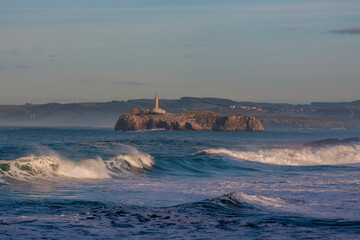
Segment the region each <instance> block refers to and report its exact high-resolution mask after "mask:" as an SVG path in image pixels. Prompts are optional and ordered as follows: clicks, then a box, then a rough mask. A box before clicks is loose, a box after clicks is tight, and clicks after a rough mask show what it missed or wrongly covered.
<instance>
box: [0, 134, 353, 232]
mask: <svg viewBox="0 0 360 240" xmlns="http://www.w3.org/2000/svg"><path fill="white" fill-rule="evenodd" d="M359 136H360V131H359V130H341V129H340V130H307V129H301V130H268V131H265V132H239V133H230V132H229V133H226V132H179V131H145V132H114V131H113V130H112V129H91V128H20V127H1V128H0V159H1V162H0V192H1V194H0V238H3V239H29V238H44V239H46V238H48V239H60V238H66V239H68V238H70V237H71V238H80V239H87V238H88V239H104V238H105V239H109V238H110V239H111V238H114V239H119V238H126V239H164V238H166V239H184V238H185V239H224V238H226V239H238V238H246V239H289V238H297V239H305V238H306V239H308V238H326V239H354V238H358V236H359V234H360V204H359V203H360V200H359V199H360V190H359V184H360V177H359V173H360V144H358V143H350V144H340V145H339V144H338V145H329V146H323V147H319V148H311V147H303V144H304V143H306V142H309V141H314V140H319V139H324V138H330V137H336V138H341V139H343V138H348V137H359Z"/></svg>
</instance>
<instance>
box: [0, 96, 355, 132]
mask: <svg viewBox="0 0 360 240" xmlns="http://www.w3.org/2000/svg"><path fill="white" fill-rule="evenodd" d="M158 101H160V103H161V107H162V108H163V109H166V112H165V113H186V112H213V113H219V114H222V115H224V116H229V115H237V114H242V115H246V116H253V117H256V119H257V120H259V121H260V122H261V124H262V125H263V126H264V128H265V129H271V128H292V129H298V128H360V100H357V101H352V102H313V103H310V104H288V103H266V102H265V103H264V102H263V103H261V102H238V101H234V100H231V99H223V98H199V97H182V98H180V99H158ZM134 108H138V109H152V111H154V99H132V100H126V101H110V102H84V103H66V104H61V103H47V104H31V103H27V104H24V105H0V126H80V127H107V128H113V127H114V125H115V123H116V121H117V120H118V119H119V115H121V114H124V113H129V112H130V111H131V110H132V109H134ZM158 108H159V107H158ZM159 109H160V112H158V113H160V114H161V108H159ZM155 111H156V110H155Z"/></svg>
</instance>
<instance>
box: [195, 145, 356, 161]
mask: <svg viewBox="0 0 360 240" xmlns="http://www.w3.org/2000/svg"><path fill="white" fill-rule="evenodd" d="M202 153H205V154H212V155H217V154H222V155H227V156H230V157H233V158H236V159H241V160H247V161H253V162H260V163H267V164H274V165H289V166H313V165H341V164H353V163H360V145H358V144H354V145H336V146H330V147H326V148H311V147H306V148H302V149H290V148H284V149H269V150H258V151H236V150H228V149H225V148H219V149H206V150H203V151H202Z"/></svg>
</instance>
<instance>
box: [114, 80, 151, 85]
mask: <svg viewBox="0 0 360 240" xmlns="http://www.w3.org/2000/svg"><path fill="white" fill-rule="evenodd" d="M111 84H114V85H129V86H139V85H146V84H148V83H144V82H136V81H126V82H112V83H111Z"/></svg>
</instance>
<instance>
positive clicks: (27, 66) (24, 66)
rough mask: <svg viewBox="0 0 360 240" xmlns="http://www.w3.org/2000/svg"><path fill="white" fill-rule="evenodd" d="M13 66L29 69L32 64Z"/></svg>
mask: <svg viewBox="0 0 360 240" xmlns="http://www.w3.org/2000/svg"><path fill="white" fill-rule="evenodd" d="M13 68H17V69H29V68H31V66H29V65H16V66H13Z"/></svg>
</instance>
